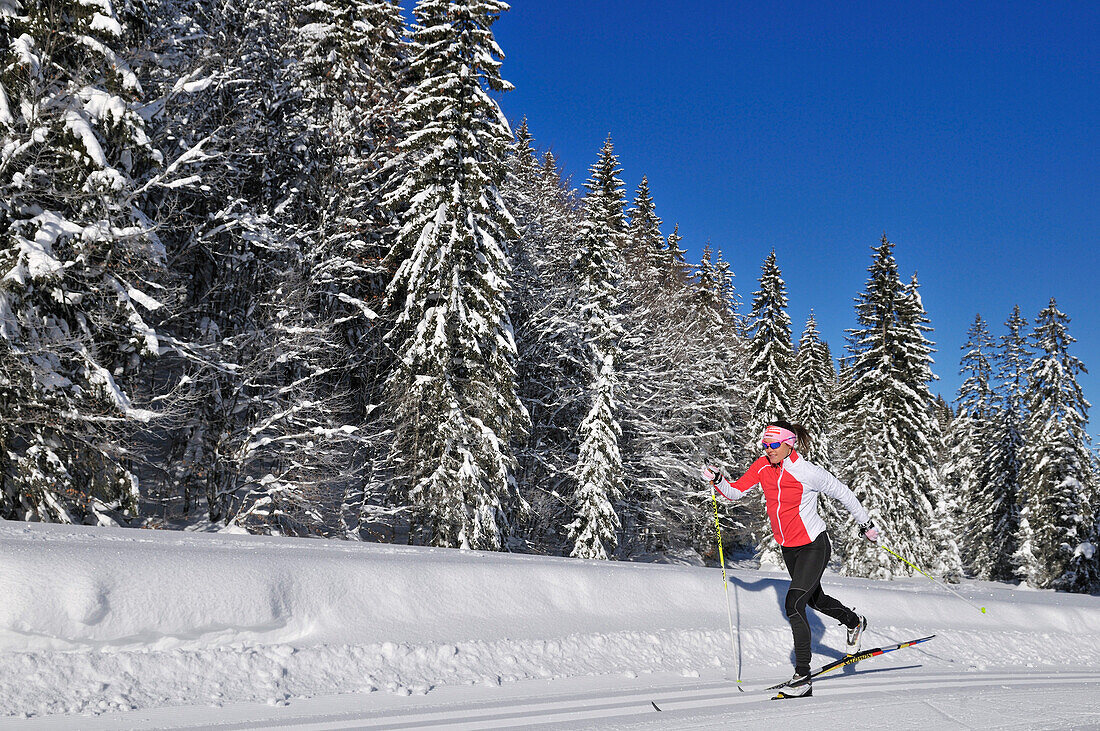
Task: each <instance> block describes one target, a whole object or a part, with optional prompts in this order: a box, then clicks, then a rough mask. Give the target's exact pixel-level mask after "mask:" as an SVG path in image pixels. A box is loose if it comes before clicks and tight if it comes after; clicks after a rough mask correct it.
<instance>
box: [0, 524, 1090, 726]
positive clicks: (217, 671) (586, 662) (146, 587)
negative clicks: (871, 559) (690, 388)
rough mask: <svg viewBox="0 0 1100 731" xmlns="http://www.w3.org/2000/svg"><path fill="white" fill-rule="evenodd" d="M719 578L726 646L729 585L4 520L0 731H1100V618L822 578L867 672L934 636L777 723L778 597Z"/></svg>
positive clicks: (712, 573)
mask: <svg viewBox="0 0 1100 731" xmlns="http://www.w3.org/2000/svg"><path fill="white" fill-rule="evenodd" d="M729 577H730V584H729V601H730V607H731V610H732V613H733V623H734V632H733V636H732V637H731V635H730V631H729V624H730V620H729V619H728V617H727V608H726V607H727V604H726V594H725V592H724V591H723V585H722V573H721V571H720V570H719V569H716V568H702V567H697V566H686V565H667V564H641V563H625V562H599V561H581V560H576V559H562V558H548V557H536V556H526V555H509V554H496V553H479V552H467V551H457V550H445V549H428V548H417V547H406V546H391V545H378V544H359V543H350V542H340V541H322V540H306V539H289V538H268V537H259V536H249V535H234V534H201V533H182V532H167V531H152V530H134V529H121V528H117V529H116V528H90V527H74V526H59V525H42V524H28V523H13V522H5V521H0V660H2V661H0V716H3V717H4V718H0V728H8V727H12V728H22V727H27V728H47V727H48V728H72V727H80V728H117V727H138V728H187V727H205V726H210V725H214V724H222V725H227V726H226V727H233V728H254V727H263V726H268V725H280V726H284V725H289V726H294V725H298V726H300V727H307V728H359V727H368V728H370V727H376V728H392V727H395V726H398V727H407V728H418V727H430V726H437V727H438V726H453V727H459V728H491V727H507V726H519V725H530V724H533V723H537V724H546V727H548V728H576V727H601V728H616V727H623V728H626V727H630V728H637V727H646V728H648V727H652V728H722V727H728V725H729V723H731V720H730V719H731V718H735V719H738V721H737V722H738V724H739V727H742V728H744V727H750V728H751V727H760V728H764V727H767V726H769V725H770V724H774V723H777V722H778V721H779V720H782V719H785V718H788V717H791V718H793V717H798V716H800V715H804V714H805V713H807V712H813V713H828V714H830V718H831V719H832V720H833V721H836V722H838V723H841V722H853V723H857V722H860V721H861V720H866V719H867V718H878V721H879V722H885V717H884V716H883V714H885V713H889V714H890V716H889V717H890V719H891V725H893V726H894V727H897V728H906V727H907V726H906V724H907V723H910V722H911V723H912V725H913V727H916V726H918V725H922V724H923V725H925V726H927V725H930V724H931V725H935V726H937V727H945V726H946V727H957V728H966V727H971V726H978V727H990V726H997V727H1019V728H1023V727H1035V726H1036V725H1038V726H1040V727H1042V726H1043V725H1044V724H1046V725H1047V726H1048V727H1060V726H1066V725H1069V726H1093V727H1098V726H1100V706H1098V705H1097V703H1096V701H1095V698H1096V693H1097V691H1100V680H1098V679H1097V672H1096V671H1097V668H1098V667H1100V651H1098V648H1100V598H1098V597H1090V596H1079V595H1068V594H1057V593H1053V592H1040V591H1030V590H1021V589H1019V588H1017V587H1014V586H1007V585H1000V584H989V583H979V582H964V583H963V584H961V585H959V586H957V587H955V588H956V589H957V590H958V591H959V592H961V593H962V594H963V595H964V596H966V597H967V598H968V599H970V600H971V601H973V602H974V603H975V604H976V605H979V606H984V607H986V609H987V612H986V613H985V614H982V613H980V612H979V611H977V610H976V609H974V607H972V606H969V605H968V604H967V603H966V602H964V601H962V600H961V599H959V598H958V597H956V596H954V595H952V594H950V593H949V592H947V591H944V590H942V589H940V588H939V587H937V586H935V585H933V584H932V582H930V581H928V580H927V579H923V578H921V579H919V580H906V581H893V582H874V581H869V580H862V579H852V578H845V577H838V576H835V575H832V574H827V575H826V577H825V580H824V586H825V589H826V591H827V592H829V593H830V594H833V595H834V596H836V597H837V598H838V599H840V600H841V601H843V602H845V603H846V604H849V605H853V606H855V607H856V608H857V610H858V611H859V612H861V613H864V614H866V615H867V616H868V619H869V622H870V628H869V630H868V633H867V635H866V638H865V640H864V647H865V648H866V647H875V646H882V645H888V644H893V643H896V642H899V641H904V640H908V639H913V638H916V637H921V636H924V635H928V634H935V635H936V638H935V639H934V640H932V641H931V642H927V643H924V644H922V645H918V646H915V647H912V648H907V649H904V650H900V651H898V652H896V653H890V654H888V655H883V656H882V657H878V658H874V659H871V660H868V661H866V662H864V663H860V664H859V665H854V666H849V667H848V668H845V669H844V670H843V671H837V672H836V673H835V674H830V675H826V676H823V677H822V679H821V680H819V682H818V683H817V684H815V688H814V698H812V699H806V700H799V701H783V702H772V701H770V700H768V694H764V693H762V692H761V691H760V688H761V687H762V686H765V685H770V684H772V683H774V682H778V681H779V680H782V679H783V678H784V677H787V676H789V674H790V672H791V660H792V657H791V654H792V653H791V644H792V643H791V636H790V629H789V627H788V625H787V623H786V620H785V618H784V616H783V610H782V602H783V595H784V592H785V591H786V586H787V581H786V577H785V575H784V574H781V573H777V572H769V571H755V570H731V571H730V572H729ZM824 622H825V623H824V624H823V623H822V618H819V617H817V616H816V615H815V616H814V617H813V619H812V623H813V627H814V633H815V643H816V644H815V647H814V653H815V657H814V665H815V666H816V665H819V664H821V663H823V662H827V661H828V660H831V659H834V658H837V657H840V656H842V655H843V654H844V651H843V648H844V631H843V628H842V627H840V626H838V625H836V624H835V623H834V622H832V620H829V619H827V618H824ZM738 677H740V678H741V680H742V682H741V687H742V688H744V689H745V690H746V691H747V692H745V693H738V691H737V690H736V686H737V684H738V683H737V678H738ZM857 700H858V704H856V701H857ZM651 702H652V703H656V704H657V706H656V707H660V708H661V709H662V710H661V711H660V712H658V711H656V710H655V707H654V706H653V705H652V704H651ZM853 704H856V705H857V706H858V711H859V713H857V712H856V710H855V709H854V705H853ZM876 709H877V710H876ZM73 714H82V715H80V716H77V717H75V718H74V715H73ZM790 714H794V716H791V715H790ZM464 724H465V725H464Z"/></svg>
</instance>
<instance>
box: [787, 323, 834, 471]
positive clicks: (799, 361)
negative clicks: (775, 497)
mask: <svg viewBox="0 0 1100 731" xmlns="http://www.w3.org/2000/svg"><path fill="white" fill-rule="evenodd" d="M794 383H795V388H796V389H797V391H796V393H795V406H794V411H793V414H794V418H795V420H796V421H797V422H798V423H800V424H802V425H803V426H805V427H806V429H807V430H808V431H809V432H810V434H812V435H813V436H814V442H813V445H812V446H811V448H810V450H809V451H808V452H806V453H805V454H804V455H803V456H805V457H806V458H807V459H808V460H810V461H811V462H813V463H814V464H816V465H820V466H821V467H824V468H825V469H827V470H830V471H831V470H832V469H833V460H832V439H831V433H832V431H833V430H834V429H835V419H834V417H833V403H834V401H835V392H836V366H835V365H833V358H832V355H831V354H830V352H829V346H828V344H826V343H825V342H824V341H823V340H822V339H821V334H820V333H819V332H818V330H817V319H816V318H815V317H814V314H813V312H811V313H810V317H809V318H808V319H807V320H806V327H805V328H804V329H803V330H802V337H801V338H799V340H798V352H797V353H796V354H795V357H794Z"/></svg>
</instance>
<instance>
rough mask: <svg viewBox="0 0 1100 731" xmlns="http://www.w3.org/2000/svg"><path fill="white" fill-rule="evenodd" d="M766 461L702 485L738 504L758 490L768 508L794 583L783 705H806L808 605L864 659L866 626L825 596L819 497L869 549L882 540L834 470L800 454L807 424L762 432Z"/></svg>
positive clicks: (713, 473) (713, 474) (707, 471)
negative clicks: (838, 507) (830, 501)
mask: <svg viewBox="0 0 1100 731" xmlns="http://www.w3.org/2000/svg"><path fill="white" fill-rule="evenodd" d="M762 441H763V447H764V456H762V457H760V458H759V459H757V460H756V461H755V462H753V463H752V466H751V467H749V469H748V471H747V472H746V473H745V474H744V475H742V476H741V477H740V478H739V479H738V480H737V481H735V482H730V481H729V480H728V479H727V478H725V477H723V476H722V473H721V472H719V471H718V468H717V467H709V466H708V467H704V468H703V479H705V480H707V481H708V482H710V483H711V484H712V485H713V486H714V488H715V489H716V490H717V491H718V493H719V494H720V495H722V497H725V498H727V499H729V500H737V499H739V498H740V497H741V496H742V495H743V494H744V493H745V492H747V491H748V490H751V489H752V488H753V487H755V486H756V485H760V487H761V489H763V491H764V498H765V500H766V501H767V507H768V518H769V519H770V520H771V526H772V533H773V534H774V536H775V540H776V542H777V543H779V545H780V547H781V548H782V549H783V562H784V563H785V564H787V571H788V572H789V573H790V575H791V585H790V587H789V588H788V589H787V597H786V599H785V601H784V609H785V611H786V613H787V619H788V620H789V621H790V623H791V632H792V633H793V634H794V656H795V667H794V677H792V678H791V679H790V680H789V681H788V682H787V685H786V686H785V687H784V688H783V690H782V691H781V692H780V694H779V696H780V697H785V698H802V697H807V696H810V695H812V694H813V686H812V684H811V682H810V680H809V677H808V676H809V674H810V624H809V622H808V621H806V607H807V605H808V606H810V607H813V608H814V609H815V610H817V611H818V612H821V613H822V614H827V615H828V616H830V617H832V618H833V619H836V620H837V621H839V622H840V623H841V624H843V625H844V626H845V627H847V628H848V654H854V653H856V652H859V648H860V640H861V638H862V635H863V631H864V630H865V629H867V619H866V618H865V617H863V616H860V615H858V614H856V613H855V612H854V611H852V610H851V609H849V608H848V607H846V606H844V605H843V604H841V603H840V602H839V601H837V600H836V599H834V598H833V597H831V596H829V595H828V594H826V593H825V592H824V591H822V590H821V575H822V574H823V573H824V572H825V566H826V565H827V564H828V563H829V554H830V552H831V546H830V544H829V534H828V533H826V531H825V521H823V520H822V519H821V516H820V515H818V513H817V497H818V495H819V494H821V493H825V494H826V495H828V496H829V497H831V498H834V499H836V500H839V501H840V502H842V503H844V507H846V508H847V509H848V512H849V513H851V514H852V517H853V518H855V519H856V522H857V523H859V529H860V530H861V531H862V532H863V533H864V535H865V536H866V537H867V540H869V541H877V540H878V531H877V530H876V529H875V527H874V525H873V524H872V523H871V517H870V516H869V515H868V514H867V511H866V510H864V508H863V506H862V505H860V503H859V500H858V499H857V498H856V496H855V494H853V493H852V491H851V490H849V489H848V487H847V486H846V485H845V484H844V483H842V482H841V481H840V480H838V479H837V478H836V477H834V476H833V475H832V474H831V473H830V472H829V471H828V470H825V469H822V468H821V467H818V466H817V465H815V464H812V463H810V462H808V461H807V460H806V459H804V458H803V457H802V456H801V455H799V453H798V452H796V451H795V449H794V448H795V446H801V447H803V448H808V447H809V444H810V436H809V434H808V433H807V432H806V429H805V427H803V426H802V425H801V424H790V423H788V422H786V421H773V422H771V423H769V424H768V425H767V427H766V428H765V429H764V436H763V438H762Z"/></svg>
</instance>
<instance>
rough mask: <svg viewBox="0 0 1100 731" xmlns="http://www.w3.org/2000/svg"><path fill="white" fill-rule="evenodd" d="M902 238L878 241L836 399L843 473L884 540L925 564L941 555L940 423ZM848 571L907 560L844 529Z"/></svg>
mask: <svg viewBox="0 0 1100 731" xmlns="http://www.w3.org/2000/svg"><path fill="white" fill-rule="evenodd" d="M893 248H894V245H893V244H892V243H890V241H889V240H887V238H886V237H885V236H883V237H882V242H881V244H880V245H879V246H878V247H876V248H874V249H873V251H874V257H873V260H872V263H871V266H870V267H868V273H869V277H868V280H867V285H866V288H865V290H864V291H863V292H862V293H861V294H860V296H859V297H858V298H856V320H857V323H858V325H859V327H857V328H854V329H851V330H849V331H848V338H847V340H848V355H847V357H846V359H845V363H846V366H847V367H846V368H845V369H844V370H843V372H842V377H841V379H840V382H841V392H840V397H839V400H838V422H839V424H840V432H839V434H838V435H837V446H838V451H839V452H840V454H841V457H842V460H841V462H840V464H842V465H843V467H842V468H841V470H840V474H839V475H838V476H839V477H840V478H841V479H842V480H843V481H844V482H846V483H847V484H848V486H849V487H851V488H852V490H853V491H854V492H855V493H856V496H857V497H858V498H859V499H860V501H861V502H862V503H863V505H864V507H866V508H867V510H868V511H869V512H870V514H871V518H872V520H873V521H874V522H875V523H876V525H878V526H880V527H881V528H882V531H883V534H884V536H885V541H886V542H887V543H888V544H889V545H890V546H891V547H892V548H893V549H894V550H896V551H897V552H898V553H900V554H901V555H903V556H906V557H907V558H909V559H910V560H912V561H913V562H914V563H916V564H917V565H918V566H921V567H922V568H923V567H930V566H932V565H933V564H934V563H936V562H937V561H939V556H938V555H937V547H936V546H937V544H938V543H941V542H942V541H941V540H939V539H938V538H937V537H934V536H931V535H930V532H931V531H932V530H933V528H934V526H935V511H936V503H937V499H938V498H937V493H938V491H939V479H938V475H937V470H936V465H935V453H936V445H937V444H938V442H939V439H940V436H939V424H938V422H937V421H936V418H935V415H934V413H933V403H934V402H933V398H932V394H931V393H930V392H929V387H928V383H929V382H930V381H931V380H932V379H933V378H934V376H933V375H932V373H931V368H930V366H931V362H932V359H931V353H932V343H931V342H929V341H928V339H927V337H926V333H927V332H928V330H929V328H928V326H927V317H926V316H925V315H924V311H923V307H922V306H921V304H920V298H919V296H918V295H917V293H916V288H915V287H914V286H912V285H910V286H909V287H906V286H905V285H903V284H902V282H901V281H900V279H899V278H898V267H897V262H896V261H895V259H894V254H893ZM844 536H845V539H846V540H847V541H848V545H847V547H846V549H845V553H846V555H847V559H846V560H845V563H844V569H843V570H844V571H845V573H848V574H852V575H857V576H874V577H881V578H890V577H891V576H893V575H895V574H898V573H901V574H909V573H911V570H910V569H908V567H906V566H904V565H901V564H899V563H898V562H896V561H894V560H893V559H892V558H891V557H890V556H889V555H888V554H886V553H885V551H882V550H880V549H879V548H878V547H877V546H876V545H874V544H872V543H870V542H869V541H866V540H864V539H863V538H862V537H861V536H859V535H857V533H856V531H855V529H854V527H852V528H851V530H848V531H845V534H844Z"/></svg>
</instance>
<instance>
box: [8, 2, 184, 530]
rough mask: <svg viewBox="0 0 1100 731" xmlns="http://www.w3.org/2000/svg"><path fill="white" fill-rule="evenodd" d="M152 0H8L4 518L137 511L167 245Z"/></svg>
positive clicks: (106, 519)
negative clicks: (154, 212) (147, 195)
mask: <svg viewBox="0 0 1100 731" xmlns="http://www.w3.org/2000/svg"><path fill="white" fill-rule="evenodd" d="M147 15H148V12H147V8H146V7H145V5H144V4H143V3H141V2H128V3H109V2H106V1H104V2H87V1H78V0H41V1H39V0H33V1H31V0H7V1H6V2H4V3H3V4H2V5H0V59H2V63H0V148H2V149H3V155H2V156H0V364H2V365H0V424H2V426H0V516H2V517H6V518H14V519H22V520H44V521H55V522H90V523H96V522H100V523H113V522H115V521H116V519H120V518H124V517H130V516H133V515H134V513H135V511H136V509H137V501H138V497H139V485H138V480H137V475H136V471H135V469H134V463H135V462H136V461H137V460H136V459H135V457H136V456H137V455H135V454H133V453H131V452H129V450H128V447H131V446H133V442H132V441H131V440H132V439H133V437H134V435H135V433H138V432H141V431H144V430H145V429H146V428H147V427H148V425H149V423H150V421H151V419H152V418H153V416H154V414H153V413H152V412H151V411H149V410H147V409H143V408H139V407H137V406H135V401H134V399H136V398H137V397H139V396H142V394H140V393H138V392H136V391H135V388H134V386H135V384H136V383H137V378H138V377H139V376H140V374H141V372H142V368H143V366H144V365H145V364H146V363H147V362H148V361H149V360H150V359H152V358H155V357H156V356H158V355H159V353H160V350H161V341H160V334H159V333H158V332H157V330H156V328H155V318H157V317H158V313H157V311H158V310H159V309H161V307H162V306H164V304H165V303H164V301H162V300H165V298H168V297H171V296H172V295H171V293H170V292H169V291H168V290H166V289H164V284H163V282H164V280H165V263H166V257H165V251H164V249H163V247H162V245H161V241H160V240H159V239H158V238H157V236H156V232H155V230H154V229H155V226H154V222H153V221H152V220H151V219H150V218H149V215H148V213H147V212H146V211H145V210H143V203H144V201H143V197H142V196H143V193H144V191H145V190H146V189H147V187H148V185H150V184H151V183H150V180H151V179H152V178H153V177H154V176H155V174H156V173H157V171H158V170H160V169H161V163H163V161H164V156H163V154H162V153H161V151H160V150H158V149H157V148H156V146H155V145H154V144H153V142H152V141H151V139H150V136H149V134H148V130H147V125H146V120H145V118H144V117H143V116H142V114H143V113H145V111H146V110H145V109H144V106H143V105H144V104H145V102H146V101H147V97H146V92H145V90H144V89H143V88H142V85H141V82H140V79H139V72H140V71H141V69H140V67H138V66H136V65H134V64H133V62H134V55H133V54H132V53H131V50H130V49H131V48H132V47H133V45H134V44H136V43H137V40H138V39H139V38H141V37H142V36H143V34H144V33H145V31H146V28H145V22H146V17H147Z"/></svg>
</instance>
